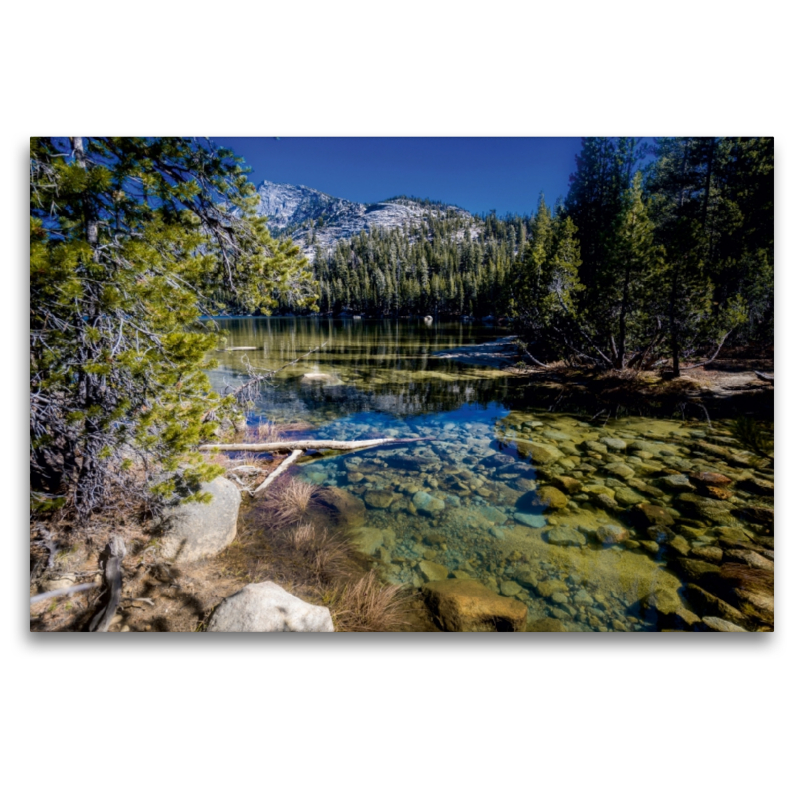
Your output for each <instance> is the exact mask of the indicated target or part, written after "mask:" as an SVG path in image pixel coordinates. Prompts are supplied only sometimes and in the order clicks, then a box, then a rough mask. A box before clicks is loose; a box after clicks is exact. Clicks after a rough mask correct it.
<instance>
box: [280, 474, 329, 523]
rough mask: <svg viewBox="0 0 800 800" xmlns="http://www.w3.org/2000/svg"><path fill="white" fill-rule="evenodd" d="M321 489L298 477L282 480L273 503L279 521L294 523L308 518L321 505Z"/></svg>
mask: <svg viewBox="0 0 800 800" xmlns="http://www.w3.org/2000/svg"><path fill="white" fill-rule="evenodd" d="M319 495H320V489H319V487H318V486H314V484H311V483H306V482H305V481H301V480H299V479H298V478H289V480H287V481H285V482H282V483H281V485H280V486H279V487H277V491H276V492H275V496H274V500H273V504H274V508H275V511H276V514H277V518H278V521H279V523H281V524H283V525H292V524H294V523H297V522H303V521H305V520H306V519H308V516H309V515H310V514H311V512H312V511H313V510H314V509H315V508H316V507H318V506H319Z"/></svg>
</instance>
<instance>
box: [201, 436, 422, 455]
mask: <svg viewBox="0 0 800 800" xmlns="http://www.w3.org/2000/svg"><path fill="white" fill-rule="evenodd" d="M432 438H433V437H432V436H422V437H418V438H416V439H391V438H390V439H362V440H360V441H353V442H342V441H338V440H336V439H305V440H301V441H297V442H260V443H257V444H252V443H244V442H242V443H241V444H202V445H200V448H199V449H200V450H221V451H222V450H225V451H234V452H236V451H240V450H241V451H246V452H250V453H276V452H280V451H282V450H285V451H291V450H360V449H362V448H364V447H378V446H380V445H383V444H411V443H412V442H425V441H428V440H429V439H432Z"/></svg>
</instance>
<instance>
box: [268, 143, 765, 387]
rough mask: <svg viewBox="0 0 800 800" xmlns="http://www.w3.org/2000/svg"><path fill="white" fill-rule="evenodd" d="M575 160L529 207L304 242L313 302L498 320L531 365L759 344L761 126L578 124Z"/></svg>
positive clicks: (443, 212) (666, 357)
mask: <svg viewBox="0 0 800 800" xmlns="http://www.w3.org/2000/svg"><path fill="white" fill-rule="evenodd" d="M576 162H577V163H576V166H575V171H574V173H573V174H572V175H571V176H570V188H569V193H568V195H567V197H566V198H565V199H558V200H556V202H555V203H553V204H552V205H549V204H548V202H547V199H546V198H544V197H540V198H539V202H538V207H537V208H536V211H535V212H534V213H532V214H530V215H527V216H519V215H518V216H505V217H499V216H498V215H497V214H495V213H490V214H488V215H484V216H469V215H466V214H464V212H459V211H457V210H454V209H452V208H450V209H448V208H446V207H443V206H441V205H437V204H431V203H428V204H427V208H428V210H429V213H427V214H426V215H425V216H424V217H423V219H422V220H421V221H420V222H419V223H417V224H414V225H406V226H405V227H404V228H401V229H394V230H382V229H376V228H373V229H371V230H370V231H369V233H361V234H359V235H358V236H356V237H354V238H353V239H351V240H348V241H339V242H338V243H337V245H336V246H335V248H333V250H332V251H331V252H328V253H326V252H324V251H323V250H322V249H321V248H320V247H317V248H316V250H315V254H314V257H313V265H314V272H315V278H316V279H317V280H318V281H319V300H318V305H319V310H320V312H321V313H323V314H333V315H338V314H355V315H365V316H369V317H380V316H399V317H402V316H413V315H422V316H424V315H431V316H434V317H455V316H464V315H467V316H473V317H478V318H484V317H487V316H491V317H493V318H495V319H498V318H505V319H507V320H509V321H510V322H511V324H512V325H513V327H514V330H515V331H516V332H517V333H518V334H519V335H520V336H521V337H522V339H523V340H524V341H525V343H526V344H528V345H529V351H530V357H531V358H532V359H533V360H534V361H538V362H539V363H544V362H547V361H552V360H554V359H555V360H558V359H566V360H568V361H570V362H574V363H582V364H594V365H598V366H602V367H607V368H617V369H620V368H636V367H639V368H641V367H650V366H653V365H654V364H657V363H659V362H660V361H667V362H669V363H671V365H672V369H673V370H674V372H675V373H676V374H678V373H679V369H680V361H681V360H686V359H690V360H691V359H698V358H700V359H702V358H711V357H713V355H714V354H715V353H716V352H718V350H719V348H720V347H721V346H722V345H723V344H724V343H725V342H728V343H730V344H733V343H736V344H739V345H748V346H758V347H768V346H770V345H771V344H772V341H773V315H774V298H773V278H774V250H773V140H772V139H771V138H753V137H737V138H719V137H685V138H662V139H656V140H655V141H654V142H651V143H645V142H644V141H642V140H639V139H635V138H629V137H620V138H605V137H595V138H585V139H584V140H583V144H582V149H581V152H580V154H579V155H578V157H577V159H576ZM283 310H295V309H293V308H292V307H291V306H286V305H284V306H283Z"/></svg>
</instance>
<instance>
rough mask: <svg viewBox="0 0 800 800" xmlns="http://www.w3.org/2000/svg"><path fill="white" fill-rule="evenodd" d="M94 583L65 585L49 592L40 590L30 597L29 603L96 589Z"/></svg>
mask: <svg viewBox="0 0 800 800" xmlns="http://www.w3.org/2000/svg"><path fill="white" fill-rule="evenodd" d="M96 588H97V584H96V583H79V584H76V585H75V586H67V588H66V589H53V590H52V591H51V592H42V594H35V595H34V596H33V597H31V605H33V604H34V603H38V602H39V601H40V600H50V599H51V598H52V597H62V596H63V595H65V594H74V593H75V592H85V591H86V590H87V589H96Z"/></svg>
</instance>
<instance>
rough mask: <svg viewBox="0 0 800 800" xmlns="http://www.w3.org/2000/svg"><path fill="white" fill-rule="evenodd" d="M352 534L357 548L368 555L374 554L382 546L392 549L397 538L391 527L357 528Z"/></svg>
mask: <svg viewBox="0 0 800 800" xmlns="http://www.w3.org/2000/svg"><path fill="white" fill-rule="evenodd" d="M351 535H352V538H353V545H354V546H355V548H356V550H358V551H359V552H361V553H364V555H367V556H371V555H374V554H375V552H377V550H378V549H379V548H381V547H386V548H387V549H389V550H391V549H392V548H393V547H394V545H395V540H396V536H395V533H394V531H393V530H392V529H391V528H357V529H356V530H354V531H353V532H352V534H351Z"/></svg>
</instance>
